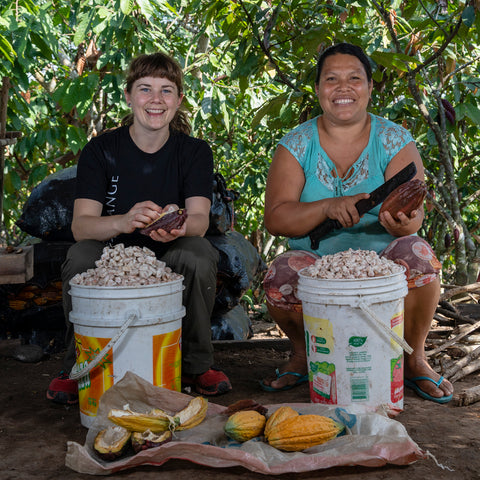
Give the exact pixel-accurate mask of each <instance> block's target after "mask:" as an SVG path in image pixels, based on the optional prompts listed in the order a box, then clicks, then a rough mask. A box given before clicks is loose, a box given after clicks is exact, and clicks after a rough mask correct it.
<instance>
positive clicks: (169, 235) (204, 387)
mask: <svg viewBox="0 0 480 480" xmlns="http://www.w3.org/2000/svg"><path fill="white" fill-rule="evenodd" d="M124 93H125V97H126V100H127V102H128V104H129V105H130V106H131V108H132V113H131V114H130V115H128V116H127V117H126V118H125V119H124V121H123V122H122V126H120V127H119V128H117V129H115V130H113V131H109V132H106V133H104V134H102V135H99V136H98V137H96V138H93V139H92V140H91V141H90V142H89V143H88V144H87V145H86V146H85V148H84V149H83V151H82V153H81V155H80V159H79V161H78V167H77V178H76V193H75V203H74V211H73V221H72V232H73V236H74V238H75V240H76V241H77V243H75V244H74V245H73V246H72V247H71V248H70V250H69V252H68V254H67V259H66V261H65V263H64V264H63V267H62V281H63V291H64V292H65V294H64V310H65V313H66V321H67V339H66V343H67V345H68V351H67V354H66V356H65V360H64V372H69V371H70V370H71V368H72V366H73V364H74V363H75V345H74V339H73V329H72V325H71V324H70V322H69V319H68V315H69V312H70V311H71V309H72V306H71V299H70V295H68V290H69V281H70V279H71V278H72V277H73V276H74V275H76V274H77V273H82V272H85V271H87V270H88V269H90V268H95V262H96V261H97V260H98V259H99V258H100V256H101V254H102V251H103V249H104V247H105V246H106V245H107V244H120V243H123V244H124V245H125V246H127V247H128V246H140V247H147V248H149V249H150V250H152V251H153V252H154V253H155V256H156V257H157V259H159V260H162V261H164V262H165V263H166V264H167V266H168V267H170V268H171V269H172V270H173V271H174V272H175V273H178V274H181V275H182V276H183V277H184V286H185V289H184V293H183V305H184V306H185V307H186V315H185V317H184V318H183V325H182V372H183V373H184V375H183V377H182V382H183V384H184V385H188V386H191V387H193V388H194V389H195V390H196V391H197V392H198V393H201V394H202V395H217V394H220V393H225V392H227V391H229V390H230V389H231V385H230V381H229V379H228V378H227V377H226V375H225V374H224V373H223V372H221V371H219V370H216V369H213V368H211V367H212V364H213V347H212V343H211V325H210V318H211V314H212V310H213V306H214V301H215V291H216V281H217V278H216V277H217V264H218V255H219V254H218V252H217V250H216V249H215V248H214V247H213V246H212V245H211V243H210V242H209V241H208V240H207V239H205V238H204V235H205V233H206V231H207V229H208V226H209V214H210V204H211V198H212V185H213V155H212V150H211V148H210V146H209V145H208V144H207V143H206V142H205V141H204V140H201V139H198V138H194V137H192V136H190V131H191V127H190V124H189V122H188V118H187V116H186V114H185V112H183V111H182V109H181V104H182V99H183V72H182V69H181V68H180V66H179V65H178V64H177V62H176V61H175V60H174V59H172V58H171V57H169V56H167V55H165V54H163V53H155V54H151V55H141V56H139V57H137V58H135V59H134V60H133V61H132V63H131V64H130V69H129V71H128V74H127V78H126V87H125V91H124ZM171 210H183V211H185V212H188V215H185V222H183V223H182V224H181V225H180V224H178V225H177V226H176V227H175V228H173V229H162V228H161V227H159V228H153V229H150V230H149V232H148V235H142V233H141V230H142V229H143V228H144V227H146V226H147V225H149V224H151V223H152V222H153V221H154V220H156V219H158V218H159V216H160V215H161V214H162V213H165V212H170V211H171ZM47 397H48V398H49V399H51V400H53V401H56V402H59V403H76V401H78V396H77V385H76V382H74V381H73V380H70V379H69V378H68V375H66V374H65V373H62V374H61V375H60V376H59V378H57V379H55V380H54V381H53V382H52V384H51V385H50V387H49V390H48V392H47Z"/></svg>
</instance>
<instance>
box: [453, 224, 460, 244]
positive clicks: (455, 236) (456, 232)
mask: <svg viewBox="0 0 480 480" xmlns="http://www.w3.org/2000/svg"><path fill="white" fill-rule="evenodd" d="M459 238H460V230H459V229H458V228H454V230H453V240H454V241H455V243H457V242H458V240H459Z"/></svg>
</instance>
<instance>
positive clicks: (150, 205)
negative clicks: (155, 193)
mask: <svg viewBox="0 0 480 480" xmlns="http://www.w3.org/2000/svg"><path fill="white" fill-rule="evenodd" d="M161 213H162V207H159V206H158V205H157V204H156V203H154V202H151V201H150V200H147V201H145V202H140V203H136V204H135V205H134V206H133V207H132V208H131V209H130V210H129V211H128V212H127V213H125V214H124V215H122V218H121V221H120V223H121V227H120V229H121V230H122V232H123V233H132V232H133V231H134V230H135V229H137V228H144V227H146V226H147V225H148V224H150V223H152V222H153V221H154V220H156V219H157V218H158V216H159V215H160V214H161Z"/></svg>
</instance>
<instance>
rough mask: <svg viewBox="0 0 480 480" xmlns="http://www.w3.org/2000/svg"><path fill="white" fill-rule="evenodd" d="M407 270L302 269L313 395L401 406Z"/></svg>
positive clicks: (342, 402)
mask: <svg viewBox="0 0 480 480" xmlns="http://www.w3.org/2000/svg"><path fill="white" fill-rule="evenodd" d="M407 292H408V288H407V281H406V279H405V273H404V272H403V271H402V272H399V273H395V274H392V275H388V276H383V277H372V278H365V279H358V280H357V279H355V280H351V279H321V278H312V277H310V276H306V275H303V274H302V271H300V272H299V283H298V298H299V299H300V300H301V301H302V307H303V320H304V328H305V340H306V348H307V362H308V371H309V380H310V399H311V401H312V402H314V403H323V404H335V405H339V406H345V407H348V406H350V405H352V404H356V405H362V406H364V407H365V410H366V411H369V410H372V411H373V410H375V409H376V408H377V407H379V406H381V405H387V406H388V407H389V408H391V409H393V410H402V409H403V349H405V350H406V351H407V352H409V353H410V352H411V351H412V349H411V348H410V347H409V346H408V345H407V344H406V342H405V341H404V340H403V311H404V306H403V299H404V297H405V296H406V295H407Z"/></svg>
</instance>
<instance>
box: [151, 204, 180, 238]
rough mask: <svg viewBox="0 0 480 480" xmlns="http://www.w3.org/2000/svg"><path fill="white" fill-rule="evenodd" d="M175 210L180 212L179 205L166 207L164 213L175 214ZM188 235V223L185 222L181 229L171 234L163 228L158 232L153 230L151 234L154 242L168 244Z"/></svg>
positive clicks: (172, 231)
mask: <svg viewBox="0 0 480 480" xmlns="http://www.w3.org/2000/svg"><path fill="white" fill-rule="evenodd" d="M175 210H178V205H175V204H168V205H165V207H163V209H162V213H164V212H174V211H175ZM186 233H187V223H186V222H184V223H183V225H182V226H181V227H180V228H178V229H174V230H171V231H170V232H166V231H165V230H163V229H162V228H159V229H158V230H152V231H151V232H150V238H151V239H152V240H155V241H156V242H162V243H167V242H171V241H172V240H175V239H176V238H178V237H184V236H185V234H186Z"/></svg>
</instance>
